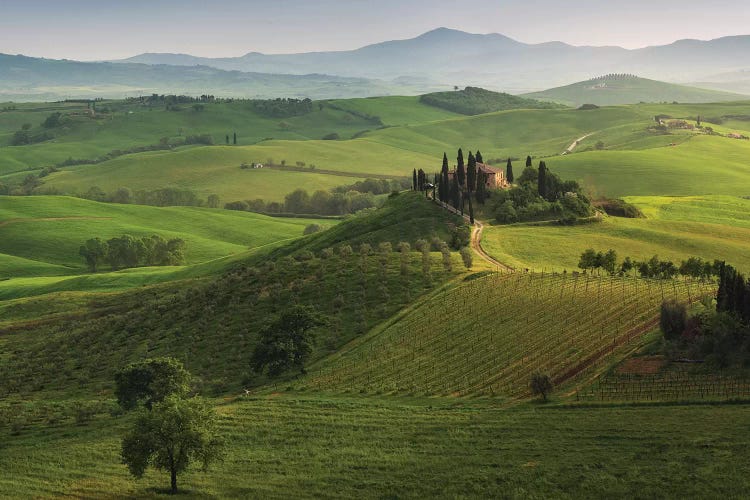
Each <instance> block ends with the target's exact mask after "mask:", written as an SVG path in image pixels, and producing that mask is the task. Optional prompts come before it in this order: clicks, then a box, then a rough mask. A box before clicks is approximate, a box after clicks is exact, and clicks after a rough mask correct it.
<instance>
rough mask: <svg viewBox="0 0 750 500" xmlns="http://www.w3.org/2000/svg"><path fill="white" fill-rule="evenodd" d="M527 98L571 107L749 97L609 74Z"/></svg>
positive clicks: (537, 93) (688, 101)
mask: <svg viewBox="0 0 750 500" xmlns="http://www.w3.org/2000/svg"><path fill="white" fill-rule="evenodd" d="M524 97H528V98H531V99H540V100H544V101H552V102H558V103H561V104H566V105H568V106H581V105H582V104H596V105H598V106H613V105H618V104H635V103H639V102H673V101H676V102H681V103H685V102H687V103H691V102H720V101H740V100H743V99H747V96H743V95H741V94H733V93H730V92H722V91H718V90H707V89H700V88H696V87H687V86H684V85H675V84H673V83H665V82H659V81H656V80H649V79H647V78H639V77H637V76H633V75H606V76H602V77H599V78H593V79H591V80H587V81H585V82H578V83H574V84H572V85H566V86H564V87H557V88H554V89H549V90H543V91H541V92H532V93H530V94H524Z"/></svg>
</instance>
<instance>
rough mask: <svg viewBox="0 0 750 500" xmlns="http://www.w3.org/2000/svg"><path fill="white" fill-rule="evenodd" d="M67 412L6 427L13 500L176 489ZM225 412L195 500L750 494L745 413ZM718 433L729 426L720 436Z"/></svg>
mask: <svg viewBox="0 0 750 500" xmlns="http://www.w3.org/2000/svg"><path fill="white" fill-rule="evenodd" d="M55 404H56V403H54V402H50V403H49V407H50V408H52V410H51V411H49V412H47V413H44V412H40V414H39V416H38V419H39V420H38V423H37V424H35V425H33V426H29V427H25V428H22V430H21V431H20V433H19V434H18V435H15V436H8V434H7V433H6V431H2V430H0V432H2V433H3V434H2V436H3V443H4V445H3V453H2V454H1V455H0V467H2V468H3V470H4V471H6V472H7V473H6V474H3V475H2V476H0V495H2V496H3V497H6V498H13V497H16V496H20V497H26V496H35V497H51V496H62V495H65V496H79V497H96V498H105V497H119V496H124V497H139V498H140V497H155V496H157V495H159V493H160V492H161V491H163V488H164V486H165V484H167V476H166V475H165V474H163V473H157V472H153V471H149V472H147V474H146V476H145V477H144V478H143V479H142V480H140V481H136V480H134V479H132V478H131V477H130V476H129V475H128V473H127V469H126V468H125V466H123V465H122V464H121V463H120V460H119V455H118V453H119V449H120V439H121V436H122V435H123V434H124V433H125V432H126V430H127V429H128V428H129V426H130V419H129V418H122V417H120V418H113V417H110V416H108V415H106V414H103V415H97V416H96V418H94V419H93V420H92V421H91V422H89V423H85V424H83V425H76V424H75V423H74V422H73V419H72V418H70V417H68V418H60V417H57V420H56V423H55V424H53V425H50V426H48V425H47V424H45V423H43V422H44V421H45V419H47V418H54V415H56V414H59V413H61V412H62V411H63V410H62V408H60V407H58V408H55ZM21 406H22V403H17V404H16V405H15V406H14V407H15V408H19V407H21ZM217 411H218V412H219V413H220V415H221V433H222V437H224V439H225V441H226V443H227V456H226V458H225V460H224V461H223V462H222V463H220V464H216V465H214V466H213V467H212V468H211V469H209V471H208V472H205V473H204V472H200V471H199V470H197V469H191V470H190V471H188V472H187V473H185V474H183V475H181V476H180V485H181V487H182V488H183V489H184V493H183V495H181V496H183V497H185V498H198V497H203V498H205V497H206V496H212V497H217V498H230V497H235V498H236V497H258V496H264V497H267V498H284V497H288V496H290V495H293V496H296V497H302V498H308V497H309V498H315V497H331V496H334V497H341V498H351V497H358V498H362V497H372V498H383V497H395V496H398V497H407V498H417V497H419V498H425V497H433V498H434V497H465V496H472V497H509V498H527V497H547V498H551V497H554V498H591V497H634V496H642V497H660V498H680V497H683V496H684V494H685V491H690V493H691V494H693V495H695V496H696V497H716V496H721V497H726V498H734V497H742V496H744V493H745V492H746V491H747V489H748V488H750V483H749V482H748V477H747V475H746V474H743V472H744V463H745V461H746V460H747V449H748V445H750V441H749V440H748V437H747V433H746V432H744V428H745V424H746V419H747V407H746V406H743V405H730V406H677V407H663V406H654V407H648V406H645V407H643V406H642V407H637V406H636V407H616V406H615V407H603V408H589V409H582V408H552V409H548V410H545V409H542V408H538V407H537V408H534V407H524V408H516V409H507V408H497V407H495V406H494V405H487V404H483V403H481V402H466V401H460V402H458V401H456V400H455V399H451V400H439V399H435V398H432V399H430V400H410V399H375V398H354V397H350V398H336V399H332V398H322V397H316V396H311V395H305V396H285V395H274V396H269V397H262V398H247V399H245V400H237V401H232V402H222V401H219V402H217ZM709 422H722V425H719V426H713V425H712V426H711V427H712V431H711V434H710V437H707V436H706V429H707V426H709V425H710V424H709ZM374 436H375V437H376V438H377V439H374V438H373V437H374ZM60 456H64V457H65V460H60ZM159 496H160V495H159Z"/></svg>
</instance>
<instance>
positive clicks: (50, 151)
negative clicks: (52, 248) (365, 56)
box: [0, 100, 377, 175]
mask: <svg viewBox="0 0 750 500" xmlns="http://www.w3.org/2000/svg"><path fill="white" fill-rule="evenodd" d="M199 104H200V106H202V108H201V110H200V111H196V110H195V109H194V108H193V104H190V103H186V104H177V105H174V106H170V108H169V109H166V108H165V103H164V102H161V101H159V102H154V103H150V102H141V101H138V100H136V101H133V102H123V101H104V102H99V103H97V104H96V105H97V111H96V114H95V115H93V116H92V115H91V114H90V112H89V110H88V107H87V106H88V105H87V104H80V103H79V104H76V103H54V104H47V103H45V104H13V105H12V107H14V108H15V109H13V110H9V111H0V175H3V174H8V173H11V172H14V171H22V170H27V169H38V168H42V167H45V166H49V165H54V164H57V163H60V162H63V161H65V160H67V159H68V158H73V159H76V160H95V159H97V158H101V157H103V156H104V155H107V154H108V153H110V152H112V151H115V150H119V151H122V152H127V151H128V150H129V149H130V148H135V147H141V146H151V145H158V144H160V141H161V140H162V138H165V140H167V141H169V142H170V143H173V144H179V143H180V141H184V140H185V138H186V137H188V136H197V135H204V134H206V135H209V136H211V138H212V139H213V141H214V142H215V143H216V144H224V143H225V139H226V136H227V135H229V138H230V141H232V140H233V134H234V133H236V134H237V144H238V145H250V144H255V143H258V142H260V141H263V140H268V139H269V138H276V139H284V140H309V139H322V138H323V137H324V136H326V135H328V134H331V133H337V134H338V135H339V136H341V137H342V138H349V137H351V136H352V135H354V134H356V133H358V132H361V131H363V130H369V129H372V128H376V127H377V125H376V124H375V123H374V122H373V120H371V119H367V118H363V117H360V116H356V115H354V114H352V113H349V112H346V111H341V110H338V109H334V108H331V107H327V106H325V105H323V104H321V105H320V106H318V105H317V104H316V105H314V106H312V111H310V112H309V113H305V114H303V115H301V116H290V117H285V118H276V117H269V116H265V115H263V114H261V113H259V112H258V111H257V110H256V109H255V108H254V107H253V105H252V101H234V102H206V103H199ZM2 107H3V106H0V109H2ZM55 112H61V113H63V118H62V125H60V126H59V127H56V128H53V129H43V128H42V127H41V124H42V123H43V122H44V120H45V119H46V118H47V117H49V116H50V115H51V114H52V113H55ZM24 124H29V125H31V126H32V129H31V130H32V132H35V131H46V132H49V133H51V134H52V135H53V136H54V139H52V140H49V141H45V142H42V143H39V144H32V145H25V146H11V145H10V141H11V139H12V137H13V134H14V133H15V132H16V131H18V130H19V129H20V128H21V127H22V125H24Z"/></svg>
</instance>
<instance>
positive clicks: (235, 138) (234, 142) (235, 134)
mask: <svg viewBox="0 0 750 500" xmlns="http://www.w3.org/2000/svg"><path fill="white" fill-rule="evenodd" d="M232 143H233V144H234V145H235V146H236V145H237V132H235V133H234V138H233V139H232Z"/></svg>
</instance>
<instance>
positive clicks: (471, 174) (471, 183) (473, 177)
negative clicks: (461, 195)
mask: <svg viewBox="0 0 750 500" xmlns="http://www.w3.org/2000/svg"><path fill="white" fill-rule="evenodd" d="M476 185H477V160H476V157H475V156H474V155H473V154H471V151H469V167H468V168H467V169H466V189H467V191H468V192H469V196H471V193H472V192H473V191H476Z"/></svg>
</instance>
